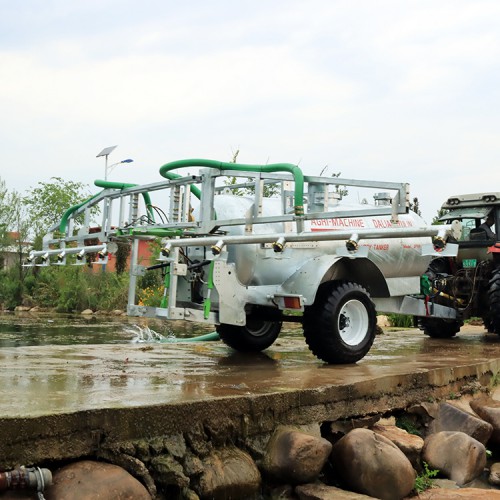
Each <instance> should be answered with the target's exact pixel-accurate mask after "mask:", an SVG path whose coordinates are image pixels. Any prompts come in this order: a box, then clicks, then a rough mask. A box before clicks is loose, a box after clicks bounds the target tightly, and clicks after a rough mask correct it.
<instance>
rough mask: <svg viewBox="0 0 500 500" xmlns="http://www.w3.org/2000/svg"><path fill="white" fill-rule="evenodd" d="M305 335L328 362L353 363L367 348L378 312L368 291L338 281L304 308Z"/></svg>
mask: <svg viewBox="0 0 500 500" xmlns="http://www.w3.org/2000/svg"><path fill="white" fill-rule="evenodd" d="M303 322H304V337H305V339H306V342H307V345H308V346H309V349H310V350H311V351H312V353H313V354H314V355H315V356H317V357H318V358H319V359H321V360H323V361H326V362H327V363H330V364H346V363H356V362H357V361H359V360H360V359H362V358H363V357H364V356H365V355H366V354H367V353H368V351H369V350H370V347H371V346H372V344H373V341H374V339H375V334H376V326H377V314H376V311H375V306H374V304H373V302H372V301H371V299H370V295H369V294H368V292H367V291H366V290H365V289H364V288H363V287H362V286H361V285H358V284H357V283H351V282H338V283H336V284H334V285H333V287H332V288H331V289H330V290H329V292H328V293H320V294H318V297H317V299H316V302H315V304H314V305H313V306H311V307H310V308H307V309H306V311H305V312H304V320H303Z"/></svg>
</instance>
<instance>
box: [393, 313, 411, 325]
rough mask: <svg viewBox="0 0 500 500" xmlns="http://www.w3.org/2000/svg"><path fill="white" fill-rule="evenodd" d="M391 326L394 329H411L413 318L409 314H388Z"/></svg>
mask: <svg viewBox="0 0 500 500" xmlns="http://www.w3.org/2000/svg"><path fill="white" fill-rule="evenodd" d="M388 317H389V320H390V322H391V325H392V326H394V327H396V328H413V326H414V323H413V316H411V315H410V314H389V315H388Z"/></svg>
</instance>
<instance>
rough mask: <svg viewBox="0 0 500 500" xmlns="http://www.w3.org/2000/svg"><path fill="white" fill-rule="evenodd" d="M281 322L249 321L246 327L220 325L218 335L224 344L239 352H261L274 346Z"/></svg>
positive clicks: (217, 328)
mask: <svg viewBox="0 0 500 500" xmlns="http://www.w3.org/2000/svg"><path fill="white" fill-rule="evenodd" d="M281 325H282V323H281V322H278V321H261V320H249V319H247V324H246V325H245V326H237V325H227V324H220V325H217V326H216V328H215V329H216V330H217V333H218V334H219V336H220V338H221V340H222V341H223V342H224V344H226V345H228V346H229V347H231V348H233V349H234V350H235V351H239V352H260V351H263V350H264V349H267V348H268V347H269V346H271V345H273V344H274V341H275V340H276V339H277V338H278V336H279V334H280V331H281Z"/></svg>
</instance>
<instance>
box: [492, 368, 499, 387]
mask: <svg viewBox="0 0 500 500" xmlns="http://www.w3.org/2000/svg"><path fill="white" fill-rule="evenodd" d="M498 385H500V372H496V373H494V374H493V375H492V377H491V380H490V386H491V387H498Z"/></svg>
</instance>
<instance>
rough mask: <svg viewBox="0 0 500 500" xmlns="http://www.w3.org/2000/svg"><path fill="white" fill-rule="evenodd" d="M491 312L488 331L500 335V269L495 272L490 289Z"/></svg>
mask: <svg viewBox="0 0 500 500" xmlns="http://www.w3.org/2000/svg"><path fill="white" fill-rule="evenodd" d="M488 300H489V303H490V311H489V314H488V324H487V325H486V327H487V328H488V331H490V332H495V333H497V334H500V267H499V268H497V269H495V270H494V271H493V274H492V277H491V280H490V282H489V287H488Z"/></svg>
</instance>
